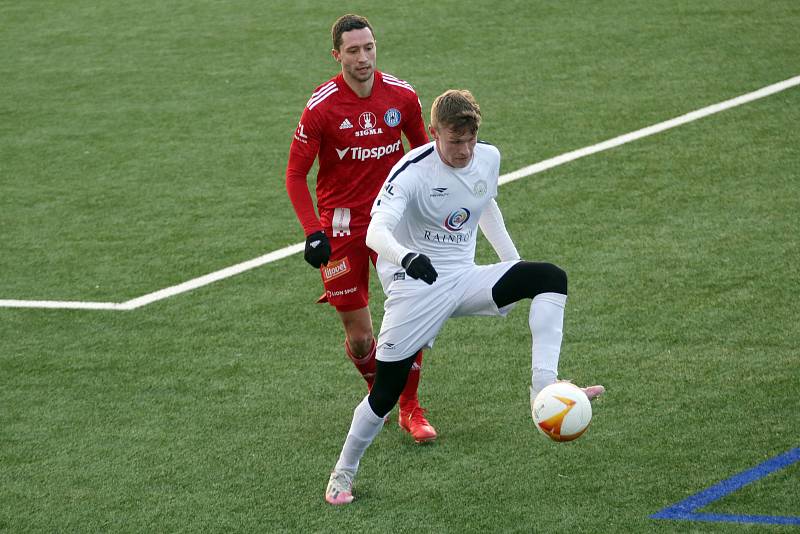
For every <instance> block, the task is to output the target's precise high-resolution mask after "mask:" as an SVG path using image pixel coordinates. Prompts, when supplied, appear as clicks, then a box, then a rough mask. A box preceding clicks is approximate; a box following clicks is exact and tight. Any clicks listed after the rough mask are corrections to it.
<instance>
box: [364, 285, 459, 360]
mask: <svg viewBox="0 0 800 534" xmlns="http://www.w3.org/2000/svg"><path fill="white" fill-rule="evenodd" d="M437 284H438V282H437V283H434V284H433V285H431V286H429V285H427V284H426V283H425V282H422V281H421V280H413V279H408V280H402V281H398V282H395V283H393V284H392V286H391V289H390V291H389V295H388V298H387V299H386V301H385V302H384V314H383V321H382V323H381V331H380V334H379V335H378V355H377V358H378V360H381V361H389V362H391V361H398V360H402V359H404V358H407V357H409V356H411V355H413V354H414V353H415V352H417V351H418V350H419V349H422V348H428V347H432V346H433V341H434V340H435V339H436V335H437V334H438V333H439V331H440V330H441V329H442V326H444V323H445V322H446V321H447V319H448V318H449V317H450V315H451V314H452V313H453V310H454V309H455V307H456V304H457V302H456V299H455V298H454V296H453V294H452V287H450V286H447V285H445V284H440V285H438V286H437Z"/></svg>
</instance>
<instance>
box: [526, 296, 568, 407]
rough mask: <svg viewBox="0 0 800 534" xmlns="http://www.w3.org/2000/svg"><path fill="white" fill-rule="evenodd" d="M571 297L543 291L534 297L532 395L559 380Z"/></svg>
mask: <svg viewBox="0 0 800 534" xmlns="http://www.w3.org/2000/svg"><path fill="white" fill-rule="evenodd" d="M566 304H567V296H566V295H562V294H561V293H540V294H539V295H536V296H535V297H534V298H533V302H532V303H531V311H530V314H529V315H528V324H530V327H531V335H532V336H533V346H532V349H531V398H534V397H536V395H537V394H538V393H539V392H540V391H541V390H543V389H544V388H545V386H548V385H550V384H552V383H553V382H555V381H556V378H557V377H558V357H559V355H560V354H561V340H562V338H563V337H564V334H563V326H564V307H565V306H566Z"/></svg>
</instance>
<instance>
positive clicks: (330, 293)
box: [320, 236, 371, 312]
mask: <svg viewBox="0 0 800 534" xmlns="http://www.w3.org/2000/svg"><path fill="white" fill-rule="evenodd" d="M330 242H331V259H330V260H329V261H328V265H323V266H322V267H320V274H321V275H322V283H323V285H324V286H325V300H327V301H328V303H330V304H331V306H334V307H335V308H336V309H337V310H338V311H339V312H349V311H353V310H358V309H360V308H365V307H367V305H368V304H369V264H370V262H371V259H370V252H371V251H370V249H369V248H367V244H366V243H365V242H364V236H346V237H333V238H331V239H330Z"/></svg>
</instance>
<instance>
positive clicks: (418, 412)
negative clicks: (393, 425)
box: [408, 406, 430, 426]
mask: <svg viewBox="0 0 800 534" xmlns="http://www.w3.org/2000/svg"><path fill="white" fill-rule="evenodd" d="M427 411H428V410H426V409H425V408H421V407H419V406H417V407H415V408H414V409H413V410H411V413H410V414H409V415H408V420H409V421H413V422H414V423H416V424H418V425H429V426H430V423H429V422H428V420H427V419H426V418H425V412H427Z"/></svg>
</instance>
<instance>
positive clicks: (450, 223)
mask: <svg viewBox="0 0 800 534" xmlns="http://www.w3.org/2000/svg"><path fill="white" fill-rule="evenodd" d="M468 220H469V210H468V209H467V208H458V209H457V210H455V211H453V212H452V213H451V214H450V215H448V216H447V218H446V219H445V220H444V227H445V228H447V229H448V230H450V231H451V232H458V231H459V230H461V228H462V227H463V226H464V224H466V222H467V221H468Z"/></svg>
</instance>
